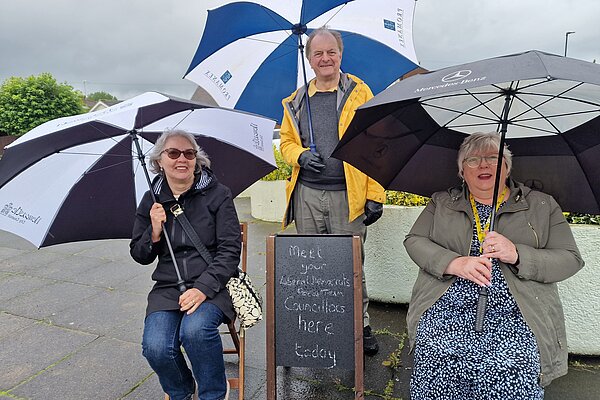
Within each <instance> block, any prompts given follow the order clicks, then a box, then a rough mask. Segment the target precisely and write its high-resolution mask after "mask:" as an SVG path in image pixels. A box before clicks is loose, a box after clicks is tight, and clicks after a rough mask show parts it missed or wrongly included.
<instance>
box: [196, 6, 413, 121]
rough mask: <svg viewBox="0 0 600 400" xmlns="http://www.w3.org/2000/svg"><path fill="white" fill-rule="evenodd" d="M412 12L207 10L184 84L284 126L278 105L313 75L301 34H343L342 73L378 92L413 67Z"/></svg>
mask: <svg viewBox="0 0 600 400" xmlns="http://www.w3.org/2000/svg"><path fill="white" fill-rule="evenodd" d="M414 7H415V0H355V1H342V0H321V1H308V0H304V1H300V0H262V1H247V2H246V1H244V2H232V3H229V4H226V5H224V6H222V7H219V8H216V9H214V10H209V12H208V18H207V20H206V27H205V29H204V33H203V35H202V38H201V40H200V44H199V45H198V49H197V50H196V53H195V55H194V57H193V59H192V62H191V64H190V66H189V68H188V71H187V72H186V73H185V78H187V79H189V80H191V81H193V82H195V83H197V84H198V85H200V86H201V87H202V88H204V89H205V90H206V91H208V92H209V94H210V95H211V96H212V97H213V98H214V99H215V101H216V102H217V104H219V105H221V106H224V107H229V108H236V109H239V110H245V111H250V112H254V113H257V114H261V115H266V116H268V117H270V118H273V119H275V120H277V121H281V118H282V114H283V109H282V106H281V100H282V99H284V98H285V97H287V96H289V95H290V94H291V93H292V92H293V91H294V90H296V89H297V88H298V87H300V86H301V85H303V84H306V81H307V78H312V77H313V76H314V75H313V73H312V70H310V69H309V71H306V68H305V66H304V57H303V49H304V46H303V43H306V39H307V37H306V36H305V35H306V34H310V33H311V32H312V31H313V30H314V29H316V28H319V27H321V26H324V25H327V26H328V27H329V28H331V29H334V30H337V31H339V32H340V33H341V34H342V38H343V41H344V52H343V57H342V65H341V69H342V71H346V72H350V73H352V74H355V75H357V76H359V77H360V78H361V79H363V80H365V82H367V84H368V85H369V86H370V88H371V90H372V91H373V92H374V93H379V92H380V91H381V90H383V89H385V88H386V87H387V86H388V85H389V84H391V83H392V82H393V81H395V80H396V79H398V78H400V77H401V76H403V75H404V74H406V73H407V72H409V71H412V70H413V69H415V68H416V67H417V61H416V55H415V52H414V46H413V41H412V20H413V14H414ZM299 65H301V67H300V66H299ZM307 74H308V77H307Z"/></svg>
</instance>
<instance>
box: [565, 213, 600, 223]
mask: <svg viewBox="0 0 600 400" xmlns="http://www.w3.org/2000/svg"><path fill="white" fill-rule="evenodd" d="M563 214H564V215H565V218H566V219H567V222H568V223H570V224H586V225H600V215H592V214H579V213H569V212H565V213H563Z"/></svg>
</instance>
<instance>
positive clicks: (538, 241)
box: [527, 221, 540, 249]
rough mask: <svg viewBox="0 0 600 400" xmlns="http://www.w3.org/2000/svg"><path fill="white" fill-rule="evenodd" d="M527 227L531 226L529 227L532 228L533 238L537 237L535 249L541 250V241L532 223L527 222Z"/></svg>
mask: <svg viewBox="0 0 600 400" xmlns="http://www.w3.org/2000/svg"><path fill="white" fill-rule="evenodd" d="M527 225H529V227H530V228H531V231H532V232H533V236H535V248H536V249H539V248H540V239H539V238H538V234H537V232H536V231H535V229H533V225H531V222H529V221H527Z"/></svg>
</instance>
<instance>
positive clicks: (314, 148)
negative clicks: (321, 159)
mask: <svg viewBox="0 0 600 400" xmlns="http://www.w3.org/2000/svg"><path fill="white" fill-rule="evenodd" d="M303 28H304V30H303V31H302V29H297V30H294V31H293V33H295V34H297V35H298V50H300V60H301V61H302V76H303V77H304V87H305V88H306V93H304V102H305V103H306V113H307V115H308V137H309V141H310V143H309V145H308V148H309V149H310V152H311V153H316V152H317V146H316V145H315V137H314V133H313V132H314V131H313V125H312V113H311V112H310V100H309V96H308V80H307V79H306V64H305V63H304V44H302V34H303V33H304V32H306V26H304V27H303Z"/></svg>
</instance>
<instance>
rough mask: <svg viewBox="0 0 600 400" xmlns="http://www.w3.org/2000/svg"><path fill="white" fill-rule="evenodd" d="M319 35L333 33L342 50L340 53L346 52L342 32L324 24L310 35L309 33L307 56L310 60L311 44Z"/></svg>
mask: <svg viewBox="0 0 600 400" xmlns="http://www.w3.org/2000/svg"><path fill="white" fill-rule="evenodd" d="M319 35H331V36H333V37H334V38H335V41H336V42H337V45H338V49H339V51H340V53H343V52H344V42H343V41H342V34H341V33H339V32H338V31H334V30H333V29H329V28H328V27H326V26H322V27H320V28H317V29H315V30H314V31H312V32H311V33H310V35H308V40H307V41H306V46H305V47H306V52H305V56H306V58H308V59H309V60H310V56H311V54H310V45H311V43H312V41H313V39H314V38H315V37H316V36H319Z"/></svg>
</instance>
